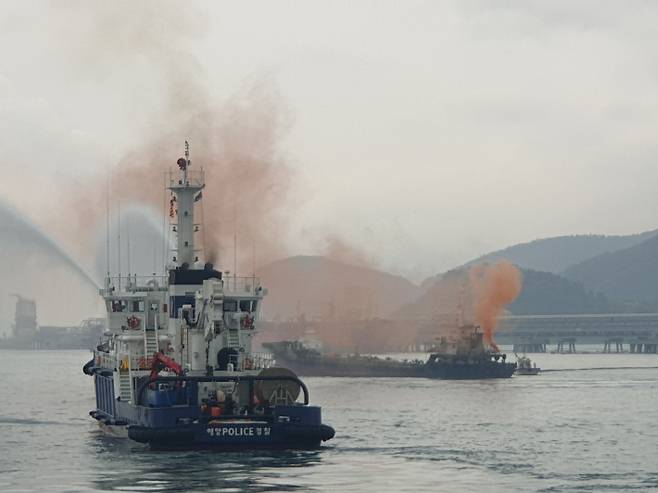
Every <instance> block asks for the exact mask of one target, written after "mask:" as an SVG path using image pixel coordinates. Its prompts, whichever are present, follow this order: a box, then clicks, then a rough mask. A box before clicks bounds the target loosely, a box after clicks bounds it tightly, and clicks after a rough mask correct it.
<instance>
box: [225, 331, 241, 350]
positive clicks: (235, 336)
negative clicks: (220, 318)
mask: <svg viewBox="0 0 658 493" xmlns="http://www.w3.org/2000/svg"><path fill="white" fill-rule="evenodd" d="M228 347H230V348H233V349H239V348H240V334H239V332H238V331H237V330H229V331H228Z"/></svg>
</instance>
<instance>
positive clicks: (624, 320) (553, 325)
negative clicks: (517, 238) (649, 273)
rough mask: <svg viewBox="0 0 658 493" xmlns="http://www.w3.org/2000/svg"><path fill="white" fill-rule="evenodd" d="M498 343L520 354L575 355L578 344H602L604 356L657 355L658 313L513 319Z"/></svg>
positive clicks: (501, 330) (505, 319)
mask: <svg viewBox="0 0 658 493" xmlns="http://www.w3.org/2000/svg"><path fill="white" fill-rule="evenodd" d="M496 340H497V341H498V342H499V343H501V344H511V345H513V347H514V350H515V351H517V352H519V351H521V352H527V353H534V352H546V351H547V348H549V347H550V346H552V345H554V346H553V347H555V351H556V352H565V353H573V352H576V344H580V345H582V344H601V345H602V350H603V352H605V353H622V352H624V347H625V346H627V347H628V351H629V352H630V353H633V354H640V353H641V354H647V353H651V354H656V353H658V313H613V314H592V315H569V314H566V315H516V316H515V315H510V316H506V317H503V318H502V319H501V323H500V328H499V331H498V332H497V334H496Z"/></svg>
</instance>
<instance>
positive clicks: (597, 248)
mask: <svg viewBox="0 0 658 493" xmlns="http://www.w3.org/2000/svg"><path fill="white" fill-rule="evenodd" d="M656 236H658V229H654V230H651V231H645V232H643V233H637V234H632V235H611V236H606V235H571V236H554V237H551V238H542V239H538V240H533V241H529V242H526V243H518V244H516V245H512V246H509V247H507V248H503V249H502V250H496V251H494V252H491V253H487V254H485V255H482V256H480V257H478V258H475V259H473V260H471V261H469V262H467V263H465V264H464V265H463V267H468V266H471V265H475V264H481V263H493V262H496V261H497V260H502V259H505V260H508V261H510V262H512V263H513V264H515V265H517V266H518V267H520V268H522V269H529V270H534V271H543V272H551V273H553V274H562V273H563V272H564V271H565V270H566V269H568V268H569V267H571V266H573V265H576V264H579V263H581V262H583V261H586V260H588V259H590V258H593V257H597V256H599V255H602V254H605V253H611V252H615V251H618V250H623V249H626V248H629V247H632V246H635V245H638V244H640V243H642V242H644V241H646V240H647V239H649V238H653V237H656ZM438 276H439V275H436V276H432V277H429V278H427V279H425V280H424V281H423V282H422V283H421V289H427V288H429V286H431V285H432V283H433V282H434V281H435V280H436V279H437V278H438Z"/></svg>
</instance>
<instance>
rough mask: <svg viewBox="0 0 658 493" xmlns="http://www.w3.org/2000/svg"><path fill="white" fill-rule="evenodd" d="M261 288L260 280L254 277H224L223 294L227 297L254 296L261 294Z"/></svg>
mask: <svg viewBox="0 0 658 493" xmlns="http://www.w3.org/2000/svg"><path fill="white" fill-rule="evenodd" d="M262 291H263V288H261V286H260V279H259V278H258V277H255V276H251V277H240V276H231V275H228V274H227V275H225V276H224V292H225V293H226V294H229V295H234V296H240V295H246V296H256V295H259V294H262Z"/></svg>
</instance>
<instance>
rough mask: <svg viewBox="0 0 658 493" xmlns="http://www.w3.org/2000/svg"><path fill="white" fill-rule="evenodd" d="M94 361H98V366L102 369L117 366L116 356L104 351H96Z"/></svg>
mask: <svg viewBox="0 0 658 493" xmlns="http://www.w3.org/2000/svg"><path fill="white" fill-rule="evenodd" d="M94 352H95V355H94V359H95V360H96V366H98V367H101V368H114V367H115V366H116V362H117V359H116V356H114V355H113V354H110V353H106V352H104V351H98V350H96V351H94Z"/></svg>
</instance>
